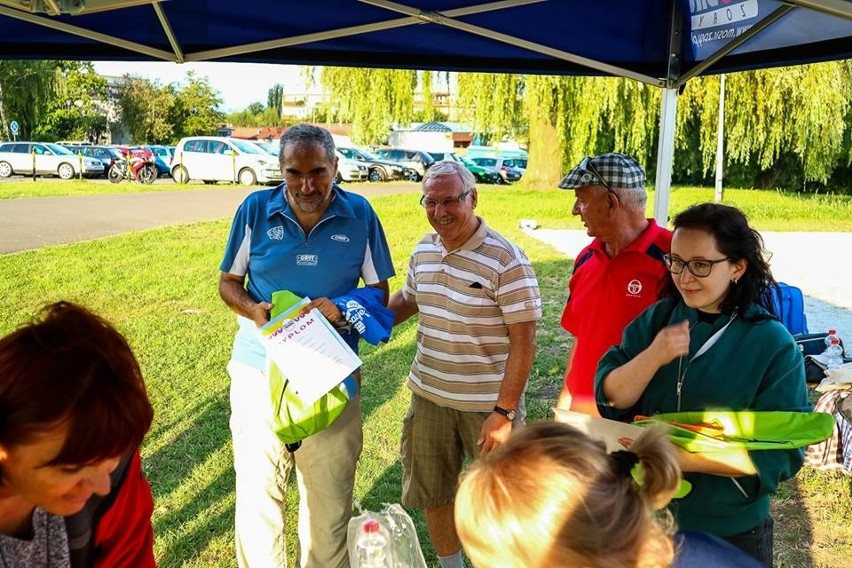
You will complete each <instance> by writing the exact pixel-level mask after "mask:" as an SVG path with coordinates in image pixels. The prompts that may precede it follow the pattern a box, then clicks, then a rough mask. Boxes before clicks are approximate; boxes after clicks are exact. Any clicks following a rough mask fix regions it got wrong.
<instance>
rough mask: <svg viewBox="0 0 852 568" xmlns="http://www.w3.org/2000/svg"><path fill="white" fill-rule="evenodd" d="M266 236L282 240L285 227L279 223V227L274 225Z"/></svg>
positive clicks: (274, 239)
mask: <svg viewBox="0 0 852 568" xmlns="http://www.w3.org/2000/svg"><path fill="white" fill-rule="evenodd" d="M266 236H267V237H269V238H270V239H272V240H273V241H282V240H284V227H282V226H281V225H278V226H277V227H272V228H271V229H269V230H268V231H266Z"/></svg>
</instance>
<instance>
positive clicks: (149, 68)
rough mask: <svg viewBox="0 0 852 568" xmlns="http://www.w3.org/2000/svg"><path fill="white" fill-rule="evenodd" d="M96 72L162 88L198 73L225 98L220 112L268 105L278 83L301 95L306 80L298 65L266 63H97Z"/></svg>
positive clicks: (287, 89) (286, 89) (285, 89)
mask: <svg viewBox="0 0 852 568" xmlns="http://www.w3.org/2000/svg"><path fill="white" fill-rule="evenodd" d="M93 64H94V67H95V70H96V71H97V72H98V73H99V74H101V75H113V76H121V75H124V74H125V73H130V74H131V75H138V76H141V77H146V78H148V79H152V80H153V79H159V81H160V83H161V84H162V85H168V84H169V83H177V82H182V81H183V80H184V78H185V77H186V74H187V72H189V71H195V73H196V74H197V75H199V76H206V77H207V78H208V80H209V82H210V85H211V86H212V87H213V88H214V89H215V90H217V91H219V94H220V95H221V97H222V100H223V103H222V106H221V107H220V110H222V111H224V112H233V111H238V110H243V109H244V108H246V107H247V106H248V105H250V104H251V103H253V102H260V103H263V104H264V105H265V104H266V95H267V92H268V91H269V88H270V87H272V85H274V84H275V83H282V84H283V85H284V92H285V93H301V92H304V90H305V80H304V79H303V78H302V76H301V67H299V66H297V65H272V64H265V63H225V62H204V63H183V64H179V63H169V62H147V61H95V62H93Z"/></svg>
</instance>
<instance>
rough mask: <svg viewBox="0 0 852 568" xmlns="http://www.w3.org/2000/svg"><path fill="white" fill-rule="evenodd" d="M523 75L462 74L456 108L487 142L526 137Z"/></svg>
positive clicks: (459, 79)
mask: <svg viewBox="0 0 852 568" xmlns="http://www.w3.org/2000/svg"><path fill="white" fill-rule="evenodd" d="M524 83H525V77H524V76H523V75H511V74H492V73H461V74H459V77H458V102H457V105H456V106H457V108H458V111H459V113H460V115H461V116H462V117H463V118H464V120H466V121H468V122H470V125H471V126H472V127H473V129H474V131H475V132H476V133H477V134H479V135H480V136H481V137H482V138H483V139H484V140H483V141H484V142H485V143H489V142H491V141H493V140H499V139H500V138H502V137H503V136H508V137H511V138H522V139H523V138H526V135H527V124H528V122H527V120H526V116H525V115H524V110H523V98H524Z"/></svg>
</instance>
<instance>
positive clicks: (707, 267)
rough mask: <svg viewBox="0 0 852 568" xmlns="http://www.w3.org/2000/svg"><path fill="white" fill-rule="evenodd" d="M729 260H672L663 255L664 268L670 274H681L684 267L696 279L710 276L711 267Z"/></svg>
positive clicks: (668, 256)
mask: <svg viewBox="0 0 852 568" xmlns="http://www.w3.org/2000/svg"><path fill="white" fill-rule="evenodd" d="M728 260H731V259H730V258H720V259H719V260H701V259H695V260H681V259H679V258H674V257H672V255H670V254H664V255H663V262H665V263H666V268H668V269H669V272H671V273H672V274H680V273H681V272H683V269H684V267H685V268H686V269H687V270H689V271H690V272H691V273H692V275H693V276H695V277H697V278H705V277H707V276H710V272H711V271H712V270H713V266H714V265H716V264H719V263H720V262H725V261H728Z"/></svg>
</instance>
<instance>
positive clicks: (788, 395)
mask: <svg viewBox="0 0 852 568" xmlns="http://www.w3.org/2000/svg"><path fill="white" fill-rule="evenodd" d="M665 261H666V265H667V266H668V268H669V271H670V272H671V274H672V283H673V286H674V289H675V290H676V291H677V294H674V295H673V296H672V297H670V298H667V299H664V300H661V301H660V302H657V303H656V304H654V305H653V306H651V307H650V308H648V309H647V310H646V311H645V312H643V313H642V314H640V315H639V317H638V318H636V320H634V321H633V323H631V324H630V325H629V326H628V327H627V328H626V329H625V331H624V335H623V338H622V342H621V345H618V346H616V347H613V348H611V349H610V350H609V351H608V352H607V353H606V354H605V355H604V357H603V358H602V359H601V361H600V364H599V366H598V371H597V375H596V377H595V394H596V397H597V401H598V409H599V410H600V412H601V415H602V416H603V417H605V418H611V419H615V420H622V421H631V420H633V419H634V417H635V416H637V415H645V416H651V415H654V414H658V413H665V412H681V411H697V410H709V409H713V410H764V411H769V410H785V411H809V410H810V408H811V407H810V405H809V403H808V398H807V392H806V388H805V376H804V373H805V371H804V365H803V363H802V356H801V354H800V353H799V351H798V349H797V347H796V343H795V341H794V340H793V338H792V336H791V335H790V333H789V332H788V331H787V330H786V329H785V328H784V327H783V325H781V323H780V322H779V321H778V320H777V319H776V318H775V317H774V316H773V314H772V312H771V307H770V305H771V304H769V295H768V294H767V293H766V292H767V290H769V288H770V287H771V286H776V283H775V281H774V279H773V278H772V274H771V272H770V270H769V265H768V263H767V261H766V254H765V251H764V247H763V240H762V238H761V237H760V234H759V233H758V232H757V231H755V230H754V229H752V228H751V227H750V226H749V225H748V220H747V219H746V217H745V215H744V214H743V213H742V212H741V211H739V210H738V209H736V208H734V207H730V206H726V205H720V204H714V203H703V204H699V205H693V206H692V207H689V208H688V209H686V210H685V211H683V212H681V213H680V214H678V215H677V216H676V217H675V219H674V233H673V236H672V248H671V254H669V255H666V257H665ZM679 457H680V463H681V467H682V469H683V471H684V472H687V474H686V476H685V477H686V479H687V480H689V481H690V482H692V485H693V490H692V492H691V493H690V494H689V495H687V496H686V497H685V498H684V499H682V500H679V501H677V502H675V503H674V505H673V506H672V508H671V510H672V512H673V513H674V514H675V518H676V519H677V522H678V525H679V526H680V527H681V528H682V529H684V530H690V531H699V532H709V533H711V534H715V535H718V536H720V537H722V538H724V539H726V540H728V541H729V542H731V543H732V544H734V545H736V546H738V547H740V548H742V549H743V550H745V551H746V552H748V553H750V554H751V555H753V556H754V557H756V558H757V559H758V560H760V561H761V562H763V563H764V564H766V565H767V566H771V565H772V545H773V543H772V537H773V524H774V523H773V520H772V517H771V516H770V515H769V501H770V496H771V495H772V494H773V493H774V492H775V491H776V490H777V488H778V484H779V483H780V482H781V481H783V480H784V479H787V478H789V477H792V476H793V475H795V474H796V472H797V471H798V470H799V468H800V467H801V465H802V461H803V452H802V450H771V451H769V450H763V451H745V450H742V451H738V452H734V451H729V452H725V453H719V454H712V453H688V452H685V451H680V452H679Z"/></svg>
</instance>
